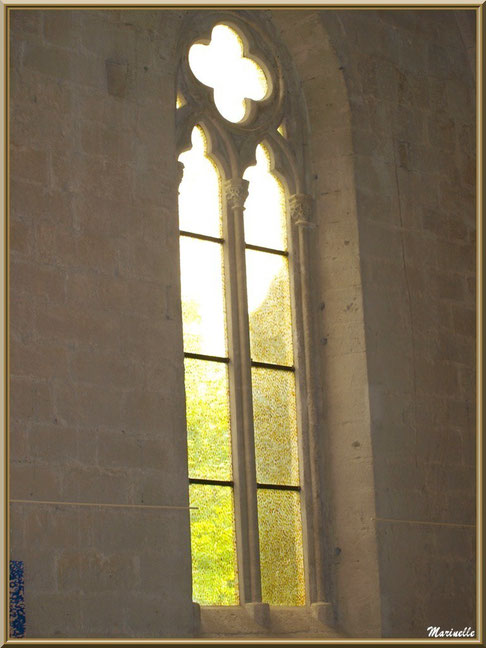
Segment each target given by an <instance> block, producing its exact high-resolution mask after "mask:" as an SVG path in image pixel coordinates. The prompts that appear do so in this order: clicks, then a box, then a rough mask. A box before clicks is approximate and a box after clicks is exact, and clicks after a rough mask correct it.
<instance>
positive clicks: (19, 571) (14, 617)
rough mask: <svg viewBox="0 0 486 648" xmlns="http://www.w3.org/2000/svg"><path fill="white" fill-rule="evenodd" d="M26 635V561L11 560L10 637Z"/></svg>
mask: <svg viewBox="0 0 486 648" xmlns="http://www.w3.org/2000/svg"><path fill="white" fill-rule="evenodd" d="M24 636H25V605H24V563H23V562H22V561H21V560H11V561H10V637H11V638H14V637H16V638H21V637H24Z"/></svg>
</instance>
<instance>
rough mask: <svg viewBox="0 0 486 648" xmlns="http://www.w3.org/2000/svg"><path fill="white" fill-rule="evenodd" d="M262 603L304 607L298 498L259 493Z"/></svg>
mask: <svg viewBox="0 0 486 648" xmlns="http://www.w3.org/2000/svg"><path fill="white" fill-rule="evenodd" d="M257 495H258V530H259V535H260V564H261V575H262V599H263V601H264V602H265V603H270V604H271V605H304V604H305V587H304V557H303V548H302V522H301V513H300V494H299V493H298V492H296V491H281V490H270V489H263V488H260V489H258V492H257Z"/></svg>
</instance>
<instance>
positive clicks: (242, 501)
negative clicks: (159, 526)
mask: <svg viewBox="0 0 486 648" xmlns="http://www.w3.org/2000/svg"><path fill="white" fill-rule="evenodd" d="M225 192H226V203H227V211H228V224H229V225H230V224H231V227H230V228H229V229H231V228H233V232H232V236H233V237H234V239H233V241H228V248H229V254H230V256H231V257H232V259H231V260H230V265H229V274H231V275H232V277H231V279H230V280H231V281H232V285H233V287H234V289H235V292H234V297H235V298H234V300H232V306H231V307H232V310H233V316H234V322H235V326H234V328H236V329H237V336H235V338H234V342H235V343H236V344H235V346H234V348H233V358H234V363H233V364H234V366H233V370H234V376H233V379H234V385H235V388H236V389H234V390H233V391H234V397H235V403H234V408H235V413H236V417H237V420H236V426H235V427H234V437H235V438H234V442H233V443H234V445H233V447H234V449H235V451H234V461H233V465H234V466H235V467H236V474H235V476H234V478H235V507H236V510H237V515H236V519H237V531H239V533H238V535H239V538H238V540H239V546H238V561H239V567H240V597H241V603H242V604H253V603H260V602H261V576H260V557H259V538H258V510H257V493H256V466H255V447H254V430H253V404H252V389H251V358H250V333H249V321H248V299H247V292H246V260H245V239H244V229H243V206H244V202H245V199H246V196H247V195H248V182H247V181H246V180H242V179H233V180H228V181H227V182H226V184H225ZM255 612H256V613H257V614H258V612H257V611H255Z"/></svg>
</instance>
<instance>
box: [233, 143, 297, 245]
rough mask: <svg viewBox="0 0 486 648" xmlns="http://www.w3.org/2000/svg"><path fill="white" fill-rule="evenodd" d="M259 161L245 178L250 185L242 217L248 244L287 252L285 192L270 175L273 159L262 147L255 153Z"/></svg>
mask: <svg viewBox="0 0 486 648" xmlns="http://www.w3.org/2000/svg"><path fill="white" fill-rule="evenodd" d="M256 161H257V163H256V165H255V166H251V167H248V168H247V170H246V171H245V173H244V175H243V178H244V179H245V180H248V181H249V183H250V184H249V187H248V198H247V199H246V201H245V211H244V214H243V215H244V225H245V242H246V243H250V244H251V245H259V246H260V247H268V248H273V249H274V250H286V249H287V227H286V216H285V214H286V206H285V193H284V189H283V187H282V184H281V182H280V181H279V180H278V179H277V178H276V177H275V176H274V175H273V174H272V173H271V172H270V155H269V153H268V151H267V150H266V149H265V148H264V147H263V146H261V145H259V146H257V149H256Z"/></svg>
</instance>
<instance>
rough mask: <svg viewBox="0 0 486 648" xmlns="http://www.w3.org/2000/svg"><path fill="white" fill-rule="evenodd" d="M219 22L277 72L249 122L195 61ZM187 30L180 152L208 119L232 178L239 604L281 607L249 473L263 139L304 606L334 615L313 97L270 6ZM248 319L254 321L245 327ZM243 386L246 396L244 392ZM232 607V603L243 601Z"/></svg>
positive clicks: (222, 169)
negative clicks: (273, 594) (273, 216)
mask: <svg viewBox="0 0 486 648" xmlns="http://www.w3.org/2000/svg"><path fill="white" fill-rule="evenodd" d="M257 14H260V15H257ZM217 24H225V25H227V26H229V27H231V28H232V29H234V30H235V31H236V32H237V33H238V35H239V36H240V37H241V39H242V41H243V44H244V55H245V56H249V57H251V58H252V59H253V60H255V61H256V62H257V63H258V64H259V65H260V66H261V67H262V68H263V69H264V71H265V73H266V75H267V78H270V84H271V90H272V91H271V92H269V93H267V96H266V97H265V98H264V99H263V100H262V101H258V102H254V101H251V103H250V105H251V107H250V109H249V110H247V113H246V116H245V118H244V119H243V120H242V121H241V122H239V123H232V122H230V121H228V120H226V119H225V118H224V117H222V116H221V115H220V113H219V111H218V109H217V108H216V106H215V104H214V101H213V90H212V88H209V87H207V86H205V85H203V84H202V83H201V82H199V81H198V80H197V79H196V77H195V76H194V74H193V73H192V71H191V69H190V67H189V62H188V52H189V48H190V46H191V45H192V44H193V43H195V42H198V43H204V44H209V42H210V40H211V31H212V28H213V27H214V26H215V25H217ZM180 34H181V36H180V39H179V42H178V49H177V53H178V61H179V65H178V69H177V74H176V93H177V96H178V98H180V99H181V101H180V105H179V107H178V108H177V110H176V137H177V142H176V148H177V155H179V154H180V153H182V152H183V151H186V150H188V149H189V148H190V147H191V132H192V129H193V127H194V126H195V125H196V124H199V125H200V126H201V127H202V128H203V130H204V132H205V134H206V137H207V141H208V151H207V154H208V156H209V157H210V158H211V160H212V161H213V162H214V164H215V165H216V166H217V168H218V171H219V173H220V177H221V179H222V187H223V196H222V198H223V200H222V203H223V236H222V238H223V239H224V242H225V244H224V245H223V250H224V253H223V254H224V265H225V269H226V272H225V291H226V304H227V306H226V309H227V320H228V322H227V324H228V348H229V349H231V352H232V362H231V363H230V364H229V380H230V411H231V429H232V455H233V470H234V476H233V481H234V491H233V494H234V510H235V527H236V543H237V564H238V576H239V577H238V581H239V599H240V603H239V606H243V607H244V608H246V610H247V611H248V612H249V613H250V615H251V616H252V617H253V619H254V620H255V621H257V623H259V624H261V625H263V626H265V625H267V624H268V622H269V616H270V614H271V607H272V606H269V605H268V604H267V603H262V600H261V599H262V596H261V575H260V568H259V541H258V518H257V488H256V478H255V479H253V480H252V479H248V476H251V475H253V476H255V453H254V435H253V411H252V393H251V357H250V342H249V323H248V309H247V296H246V272H245V241H244V231H243V206H244V202H245V199H246V196H247V194H248V181H246V180H243V179H242V176H243V173H244V171H245V169H246V168H247V167H249V166H252V165H254V164H255V163H256V161H255V150H256V146H257V145H258V144H260V143H261V144H264V145H266V146H267V148H268V150H269V151H270V156H271V172H272V173H273V174H274V175H275V176H276V177H277V178H278V179H279V180H280V181H281V182H282V184H283V186H284V189H285V195H286V198H287V238H288V261H289V276H290V293H291V309H292V329H293V343H294V365H295V377H296V400H297V429H298V445H299V471H300V485H301V512H302V534H303V549H304V578H305V599H306V605H305V606H303V607H305V608H310V609H311V611H312V613H313V615H314V616H315V617H316V618H317V619H318V620H319V621H320V622H321V623H326V624H332V619H333V611H332V606H331V604H330V603H329V602H328V601H327V600H326V589H325V583H324V571H325V565H324V563H325V555H324V551H325V547H324V537H323V526H324V524H323V511H322V506H323V502H322V499H323V498H322V494H321V492H320V466H319V464H320V462H319V458H318V420H317V390H318V376H317V370H316V366H315V360H316V359H315V352H314V350H313V339H314V336H313V324H312V307H313V305H312V300H311V276H310V268H309V263H308V259H309V253H310V247H311V239H312V230H313V228H314V227H315V224H314V222H313V203H314V201H313V198H312V196H311V195H310V193H308V192H307V187H308V186H310V179H309V177H308V171H307V168H306V166H307V165H306V151H305V147H306V130H305V125H306V115H305V106H304V105H303V101H302V98H301V95H300V92H299V90H300V89H299V83H298V81H297V79H296V78H295V73H294V70H293V65H292V61H291V60H290V58H289V55H288V54H287V52H286V51H285V50H284V49H283V48H282V47H280V46H278V45H277V44H276V39H275V38H274V34H272V28H271V25H270V23H269V22H268V21H267V20H266V19H265V17H264V16H263V17H262V12H255V11H253V12H248V11H246V12H241V11H240V12H238V11H232V10H219V11H218V10H211V11H197V10H196V11H189V12H187V15H186V17H185V19H184V21H183V23H182V26H181V30H180ZM282 126H283V132H284V134H282ZM278 129H280V132H279V130H278ZM178 165H179V167H178V168H179V183H178V184H180V180H181V179H182V172H183V165H182V163H180V162H179V163H178ZM229 249H231V254H229V253H228V250H229ZM236 277H238V281H236ZM242 321H243V322H245V324H243V326H242V324H241V322H242ZM241 333H243V335H242V334H241ZM237 393H238V394H240V397H239V398H235V394H237ZM194 605H195V609H196V617H197V616H199V614H200V609H199V605H198V604H196V603H195V604H194ZM224 607H225V608H230V609H231V608H234V607H235V606H224ZM236 607H237V606H236ZM299 607H300V606H299ZM294 609H297V608H294ZM196 625H197V622H196Z"/></svg>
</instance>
